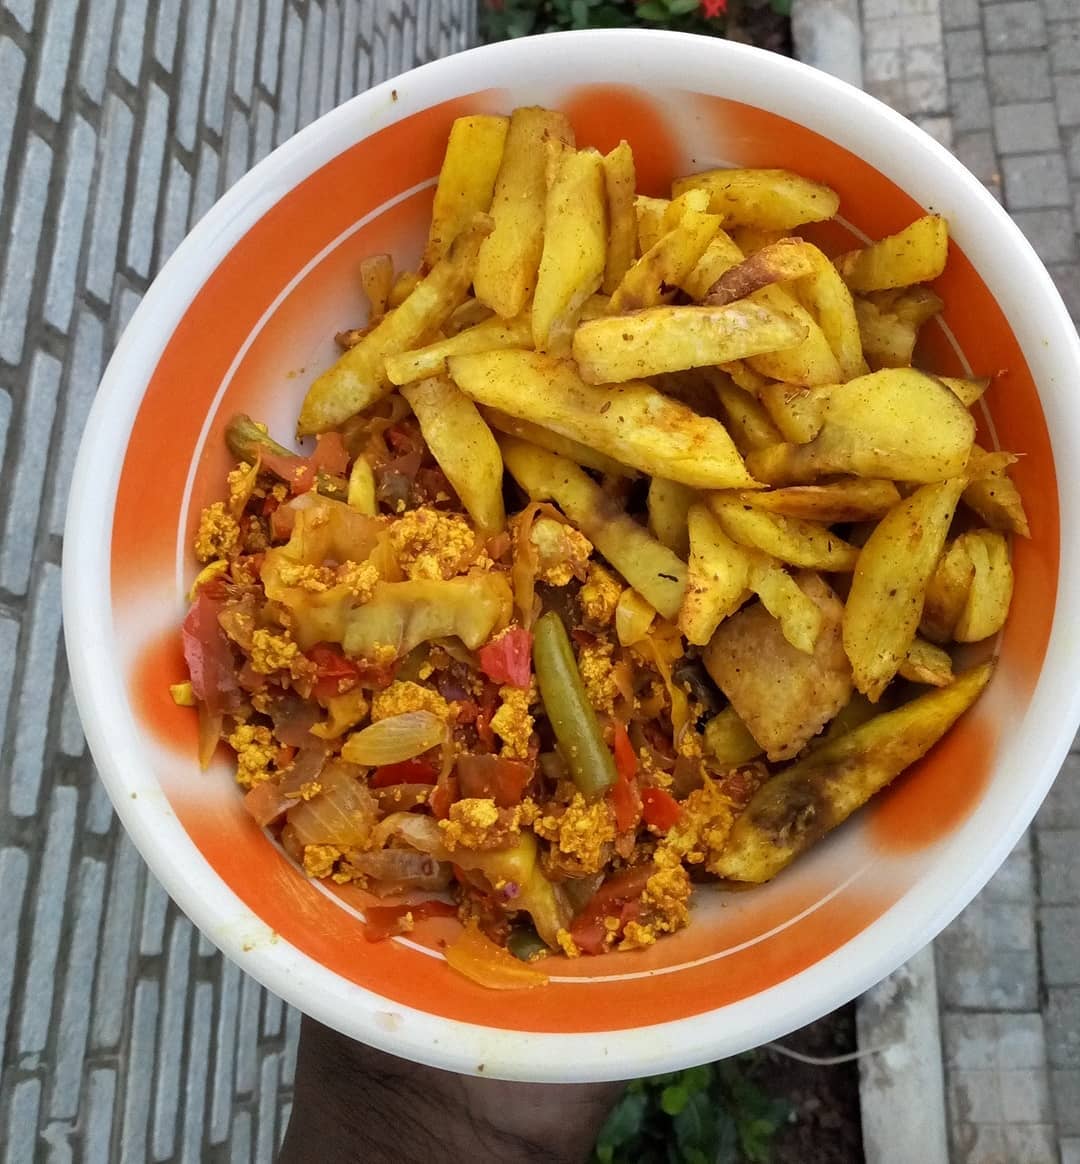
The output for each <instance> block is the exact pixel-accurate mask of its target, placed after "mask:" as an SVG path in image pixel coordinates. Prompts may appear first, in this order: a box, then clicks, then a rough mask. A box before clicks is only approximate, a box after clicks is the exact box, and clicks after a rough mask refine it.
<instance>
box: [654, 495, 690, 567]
mask: <svg viewBox="0 0 1080 1164" xmlns="http://www.w3.org/2000/svg"><path fill="white" fill-rule="evenodd" d="M696 500H697V491H696V490H694V489H691V488H690V487H689V486H688V485H680V484H679V482H678V481H667V480H665V479H664V478H663V477H654V478H653V479H652V480H651V481H650V482H649V493H648V496H647V498H646V500H645V505H646V508H647V510H648V513H649V532H650V533H651V534H652V535H653V537H654V538H656V539H657V541H660V542H663V543H664V545H665V546H667V548H668V549H669V550H674V551H675V553H676V554H678V555H679V557H680V558H685V557H686V555H687V554H688V553H689V552H690V533H689V529H688V526H687V514H688V513H689V512H690V506H691V505H693V504H694V502H695V501H696Z"/></svg>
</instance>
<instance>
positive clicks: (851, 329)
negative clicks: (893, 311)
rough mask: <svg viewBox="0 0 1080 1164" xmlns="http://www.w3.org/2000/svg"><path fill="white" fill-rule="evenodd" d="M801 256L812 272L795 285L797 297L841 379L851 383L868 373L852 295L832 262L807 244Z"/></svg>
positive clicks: (804, 245)
mask: <svg viewBox="0 0 1080 1164" xmlns="http://www.w3.org/2000/svg"><path fill="white" fill-rule="evenodd" d="M802 245H803V253H804V255H805V256H806V260H807V262H808V263H809V264H810V267H811V270H810V272H809V274H807V275H806V276H805V277H804V278H802V279H799V280H798V282H796V284H795V286H794V288H793V290H794V293H795V296H796V298H797V299H798V300H799V302H800V303H801V304H802V305H803V307H805V308H806V310H807V311H809V312H810V314H811V315H812V316H813V318H814V320H815V322H816V323H817V325H818V327H820V328H821V331H822V334H823V335H824V336H825V339H826V340H827V341H828V343H829V347H830V348H832V352H833V355H834V356H835V357H836V362H837V363H838V364H839V365H840V377H839V378H840V379H841V380H851V379H853V378H854V377H855V376H862V375H864V374H865V373H866V372H867V370H868V369H867V366H866V360H865V359H864V358H863V349H862V337H861V335H860V333H859V320H858V318H857V316H856V314H855V303H854V301H853V299H852V296H851V292H850V291H849V290H848V288H847V286H846V284H845V283H844V280H843V279H841V278H840V274H839V272H838V271H837V270H836V268H835V267H834V266H833V265H832V263H831V262H829V260H828V259H827V258H826V257H825V255H823V254H822V253H821V251H819V250H818V248H817V247H815V246H812V245H811V244H810V243H807V242H804V243H803V244H802Z"/></svg>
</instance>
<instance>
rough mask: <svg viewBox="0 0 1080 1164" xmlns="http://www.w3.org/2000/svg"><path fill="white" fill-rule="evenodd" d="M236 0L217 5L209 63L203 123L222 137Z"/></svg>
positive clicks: (220, 2)
mask: <svg viewBox="0 0 1080 1164" xmlns="http://www.w3.org/2000/svg"><path fill="white" fill-rule="evenodd" d="M235 24H236V0H219V2H218V3H217V4H216V5H215V6H214V27H213V30H212V32H211V34H210V55H209V59H208V60H207V65H206V88H205V91H204V93H203V106H202V123H203V125H205V126H206V127H207V128H208V129H212V130H213V131H214V132H215V133H217V134H218V135H219V136H220V134H221V132H222V131H223V130H224V128H225V99H226V95H227V93H228V89H229V63H230V62H229V57H230V53H231V51H232V35H233V27H234V25H235Z"/></svg>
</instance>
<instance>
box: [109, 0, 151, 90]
mask: <svg viewBox="0 0 1080 1164" xmlns="http://www.w3.org/2000/svg"><path fill="white" fill-rule="evenodd" d="M123 3H124V7H123V11H122V12H121V14H120V29H119V31H118V32H117V35H116V68H117V71H118V72H119V73H120V75H121V76H122V77H124V78H125V80H127V81H130V82H131V84H132V85H138V83H139V73H140V71H141V69H142V58H143V39H144V37H145V36H146V16H147V13H146V0H123Z"/></svg>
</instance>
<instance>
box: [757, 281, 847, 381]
mask: <svg viewBox="0 0 1080 1164" xmlns="http://www.w3.org/2000/svg"><path fill="white" fill-rule="evenodd" d="M747 302H749V303H757V304H761V305H763V306H764V307H766V308H768V309H769V310H770V311H775V312H778V313H779V314H781V315H784V316H787V318H788V319H790V320H793V321H794V322H795V323H796V324H797V325H798V326H799V327H801V328H803V329H805V336H804V338H803V340H802V342H801V343H799V344H796V345H794V346H793V347H790V348H774V349H773V350H772V351H770V352H759V353H757V354H755V355H750V356H747V357H746V362H747V363H748V364H749V365H750V367H751V368H753V369H754V371H755V372H757V373H759V374H760V375H762V376H767V377H768V378H769V379H771V380H784V381H786V382H787V383H788V384H800V385H802V386H803V387H807V388H810V387H817V386H820V385H822V384H836V383H837V382H838V381H840V380H841V379H842V378H843V374H842V372H841V369H840V363H839V361H838V360H837V358H836V356H835V354H834V353H833V350H832V348H831V347H830V346H829V341H828V339H827V338H826V335H825V333H824V332H823V331H822V330H821V328H820V327H819V326H818V323H817V320H815V319H814V317H813V316H812V315H811V314H810V312H809V311H807V310H806V308H805V307H803V305H802V304H801V303H799V302H798V301H797V300H796V299H795V298H794V296H792V295H791V294H790V293H789V292H788V291H787V290H786V289H785V288H784V287H777V286H773V287H763V288H762V289H761V290H760V291H757V292H755V293H754V294H753V295H751V296H750V298H749V300H747Z"/></svg>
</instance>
